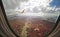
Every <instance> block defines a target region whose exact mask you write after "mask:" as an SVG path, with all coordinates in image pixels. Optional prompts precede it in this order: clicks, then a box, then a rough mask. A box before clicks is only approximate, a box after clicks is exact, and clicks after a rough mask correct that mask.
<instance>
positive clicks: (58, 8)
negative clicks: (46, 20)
mask: <svg viewBox="0 0 60 37" xmlns="http://www.w3.org/2000/svg"><path fill="white" fill-rule="evenodd" d="M2 1H3V5H4V8H5V11H6V13H8V12H12V13H14V12H13V11H17V12H16V13H18V14H19V13H21V12H22V11H23V10H25V11H24V12H25V13H24V14H22V15H29V16H34V15H35V14H36V15H35V16H40V15H42V16H43V15H44V14H45V13H47V14H46V15H50V14H54V15H55V14H56V15H57V14H60V0H2ZM12 13H11V14H12ZM19 15H20V14H19Z"/></svg>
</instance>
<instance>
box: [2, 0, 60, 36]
mask: <svg viewBox="0 0 60 37" xmlns="http://www.w3.org/2000/svg"><path fill="white" fill-rule="evenodd" d="M2 2H3V5H4V9H5V12H6V15H7V19H8V21H9V23H10V26H11V28H12V29H13V30H14V32H15V33H16V34H17V35H18V36H20V37H44V36H45V35H48V34H49V33H50V32H51V30H52V29H53V28H54V26H55V24H56V22H57V19H58V17H59V15H60V4H59V3H60V0H2Z"/></svg>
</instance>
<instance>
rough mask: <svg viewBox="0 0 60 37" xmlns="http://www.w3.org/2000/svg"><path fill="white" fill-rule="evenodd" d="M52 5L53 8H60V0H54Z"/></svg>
mask: <svg viewBox="0 0 60 37" xmlns="http://www.w3.org/2000/svg"><path fill="white" fill-rule="evenodd" d="M50 5H51V6H52V7H54V6H56V7H60V0H53V1H52V2H51V3H50Z"/></svg>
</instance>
